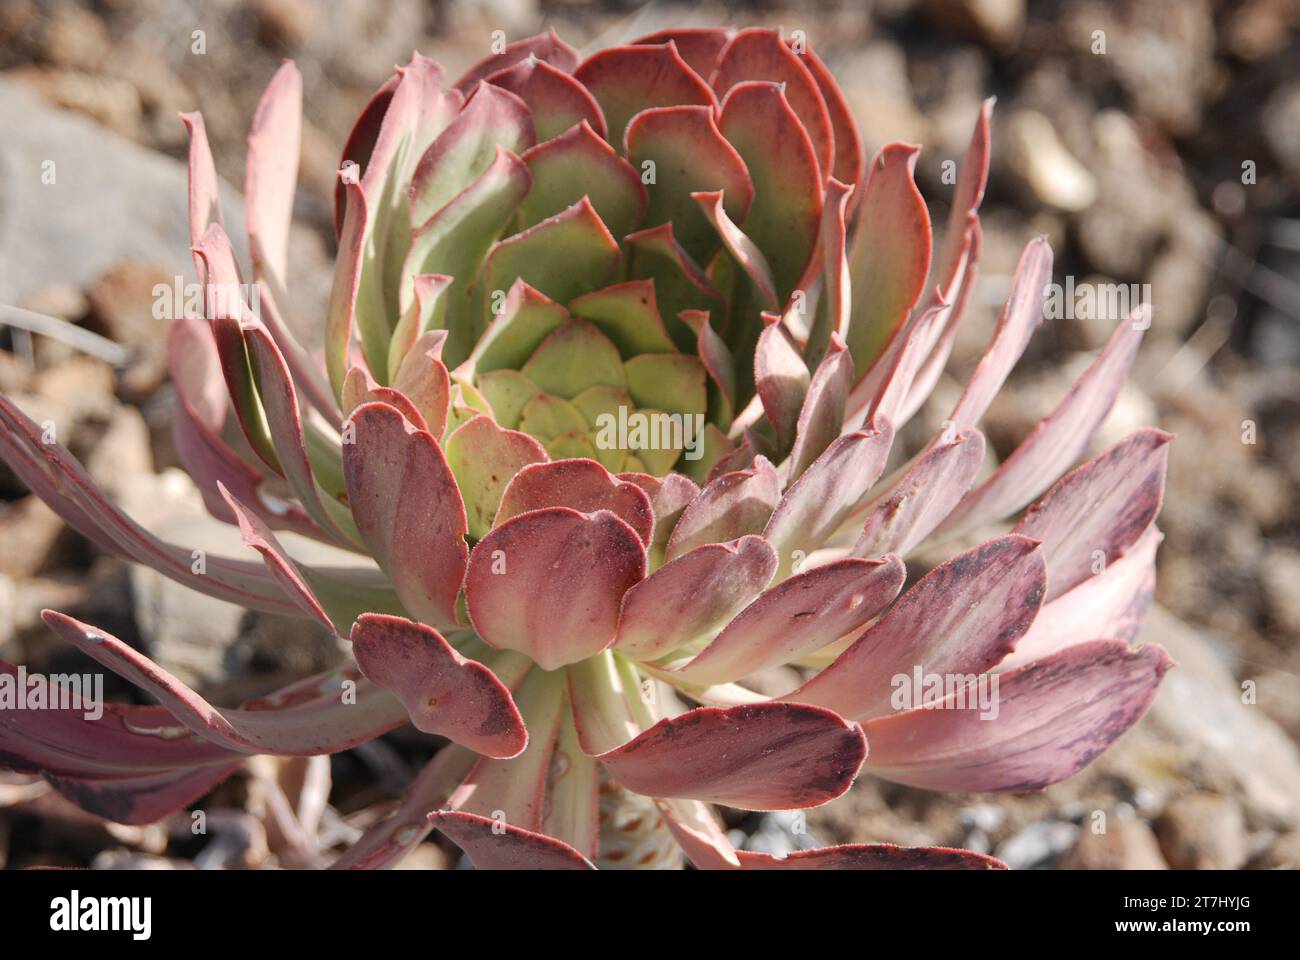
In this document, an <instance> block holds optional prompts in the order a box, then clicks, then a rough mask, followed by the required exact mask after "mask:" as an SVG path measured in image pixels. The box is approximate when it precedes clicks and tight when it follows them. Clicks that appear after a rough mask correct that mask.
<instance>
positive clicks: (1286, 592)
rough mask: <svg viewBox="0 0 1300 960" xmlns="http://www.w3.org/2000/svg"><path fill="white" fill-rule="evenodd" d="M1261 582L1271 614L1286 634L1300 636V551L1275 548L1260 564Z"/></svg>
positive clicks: (1288, 548) (1271, 549)
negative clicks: (1298, 588)
mask: <svg viewBox="0 0 1300 960" xmlns="http://www.w3.org/2000/svg"><path fill="white" fill-rule="evenodd" d="M1259 583H1260V586H1261V587H1262V588H1263V591H1264V600H1265V602H1266V603H1267V605H1268V612H1269V615H1270V616H1271V617H1272V618H1273V620H1275V621H1276V622H1277V625H1278V626H1279V627H1280V628H1281V629H1282V632H1283V633H1289V634H1292V635H1300V590H1297V589H1296V585H1297V584H1300V551H1298V550H1293V549H1291V548H1290V547H1272V548H1270V549H1269V551H1268V552H1267V553H1266V554H1265V555H1264V559H1263V562H1262V563H1260V565H1259Z"/></svg>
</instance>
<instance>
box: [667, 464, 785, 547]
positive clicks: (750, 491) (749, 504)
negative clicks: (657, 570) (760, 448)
mask: <svg viewBox="0 0 1300 960" xmlns="http://www.w3.org/2000/svg"><path fill="white" fill-rule="evenodd" d="M780 499H781V482H780V480H779V479H778V478H777V474H776V470H775V469H774V468H773V466H772V464H771V463H769V462H768V460H767V459H766V458H765V457H758V458H756V459H755V460H754V463H753V465H752V467H750V468H749V469H747V470H737V471H735V472H733V473H724V474H723V475H722V476H720V477H718V478H717V479H715V480H714V481H712V482H711V483H709V484H708V486H706V487H705V488H704V489H703V490H702V491H700V494H699V496H697V497H696V498H695V499H694V500H692V501H691V502H690V505H689V506H687V507H686V509H685V510H684V511H683V512H682V515H681V517H680V518H679V519H678V521H677V523H676V525H675V526H674V527H673V532H672V536H671V537H670V538H669V540H668V545H667V548H666V553H665V557H666V559H668V560H674V559H676V558H677V557H680V556H682V555H683V554H685V553H687V552H688V551H691V550H694V549H695V548H696V547H699V546H703V545H704V544H706V543H725V542H727V541H728V540H735V539H736V538H738V537H743V536H745V535H747V534H757V533H762V532H763V528H764V526H765V525H766V524H767V523H768V521H769V519H770V518H771V516H772V511H773V510H774V509H775V508H776V505H777V503H778V502H779V501H780Z"/></svg>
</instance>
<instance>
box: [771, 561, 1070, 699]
mask: <svg viewBox="0 0 1300 960" xmlns="http://www.w3.org/2000/svg"><path fill="white" fill-rule="evenodd" d="M1046 587H1047V570H1046V567H1045V566H1044V564H1043V552H1042V550H1040V549H1039V545H1038V544H1037V543H1035V542H1034V541H1032V540H1029V539H1027V538H1025V537H1016V536H1010V537H1003V538H1001V539H999V540H990V541H989V542H988V543H985V544H982V545H981V546H978V547H976V548H975V549H973V550H970V551H967V552H966V553H963V554H961V555H960V556H957V557H954V558H953V559H952V560H949V561H948V562H947V563H944V564H941V565H940V566H938V567H935V568H934V569H933V570H931V571H930V572H929V573H928V574H926V575H925V576H924V577H922V578H921V579H920V581H918V582H917V584H916V585H915V586H914V587H912V588H911V589H910V590H908V591H907V593H905V594H904V595H903V596H902V597H901V598H900V599H899V601H898V602H897V603H896V604H894V605H893V606H892V607H891V608H890V609H889V612H888V613H886V614H885V615H884V616H883V617H881V618H880V620H878V621H877V622H876V623H874V624H872V625H871V626H870V627H868V628H867V629H866V630H864V631H863V633H862V635H861V636H860V637H858V639H857V640H856V641H854V643H853V645H852V646H851V647H849V648H848V649H847V650H845V651H844V652H843V653H842V654H840V656H839V657H837V658H836V660H835V662H834V663H832V664H831V665H830V666H829V667H827V668H826V669H825V670H823V671H822V672H821V673H819V674H817V676H815V677H813V678H812V679H811V680H809V681H808V682H807V683H805V684H804V685H803V686H802V687H800V688H799V689H798V690H796V691H794V693H791V694H789V696H788V697H786V698H784V699H788V700H793V701H797V702H800V703H816V704H819V705H821V706H824V707H828V708H830V709H832V710H835V711H836V712H838V713H840V714H843V715H844V716H846V717H850V718H852V719H854V720H865V719H869V718H873V717H879V716H886V715H888V714H889V713H891V712H892V711H893V710H894V709H897V707H893V706H891V704H892V703H893V701H892V699H891V698H892V697H893V696H894V694H895V691H896V689H897V683H898V682H899V681H898V680H897V678H899V677H903V678H905V679H906V681H907V682H908V683H911V682H912V677H913V673H914V671H915V670H917V669H919V670H920V671H921V672H922V673H923V674H925V675H934V674H937V675H941V676H948V675H952V674H980V673H983V672H985V671H986V670H989V669H991V668H992V667H994V666H995V665H996V664H997V663H999V662H1000V661H1001V660H1002V658H1003V657H1005V656H1006V655H1007V654H1008V653H1010V652H1011V650H1012V649H1014V647H1015V645H1016V641H1017V640H1019V639H1020V638H1021V637H1022V636H1024V634H1025V631H1027V630H1028V629H1029V626H1030V624H1032V623H1033V622H1034V617H1035V616H1037V615H1038V610H1039V607H1041V606H1042V603H1043V593H1044V591H1045V590H1046ZM922 692H923V691H914V692H913V696H914V697H915V698H916V699H915V700H913V701H910V704H911V705H919V704H917V701H919V699H920V697H921V695H922Z"/></svg>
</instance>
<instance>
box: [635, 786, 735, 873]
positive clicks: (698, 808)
mask: <svg viewBox="0 0 1300 960" xmlns="http://www.w3.org/2000/svg"><path fill="white" fill-rule="evenodd" d="M655 806H657V807H658V808H659V813H660V814H661V815H662V816H663V818H664V823H665V824H666V825H667V827H668V830H669V832H670V833H672V835H673V839H674V840H676V841H677V845H678V846H680V847H681V848H682V849H683V850H684V851H685V852H686V857H687V859H689V860H690V861H691V863H692V864H694V865H695V867H696V868H697V869H700V870H734V869H736V868H737V867H739V866H740V859H739V857H738V856H737V851H736V848H735V847H734V846H732V843H731V841H730V840H728V839H727V834H726V833H725V832H724V831H723V829H722V825H721V824H720V823H718V818H717V817H716V816H715V815H714V813H713V810H712V809H711V808H710V807H709V805H708V804H706V803H701V802H700V801H699V800H676V799H672V798H668V799H662V798H661V799H657V800H655Z"/></svg>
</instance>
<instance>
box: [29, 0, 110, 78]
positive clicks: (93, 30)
mask: <svg viewBox="0 0 1300 960" xmlns="http://www.w3.org/2000/svg"><path fill="white" fill-rule="evenodd" d="M44 39H45V44H44V46H45V49H44V53H45V57H46V59H48V60H49V61H50V62H51V63H54V64H57V65H58V66H60V67H74V68H76V69H78V70H89V71H94V70H97V69H98V68H99V67H100V66H102V65H103V63H104V58H105V57H106V56H107V54H108V51H109V44H110V38H109V35H108V27H106V26H105V25H104V21H103V20H101V19H100V18H99V17H97V16H95V14H93V13H91V12H90V11H89V10H82V9H79V8H77V7H74V6H70V5H67V6H64V5H61V6H59V7H58V8H57V9H56V10H55V12H54V14H53V16H51V17H50V21H49V23H48V24H47V25H46V27H45V38H44Z"/></svg>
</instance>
